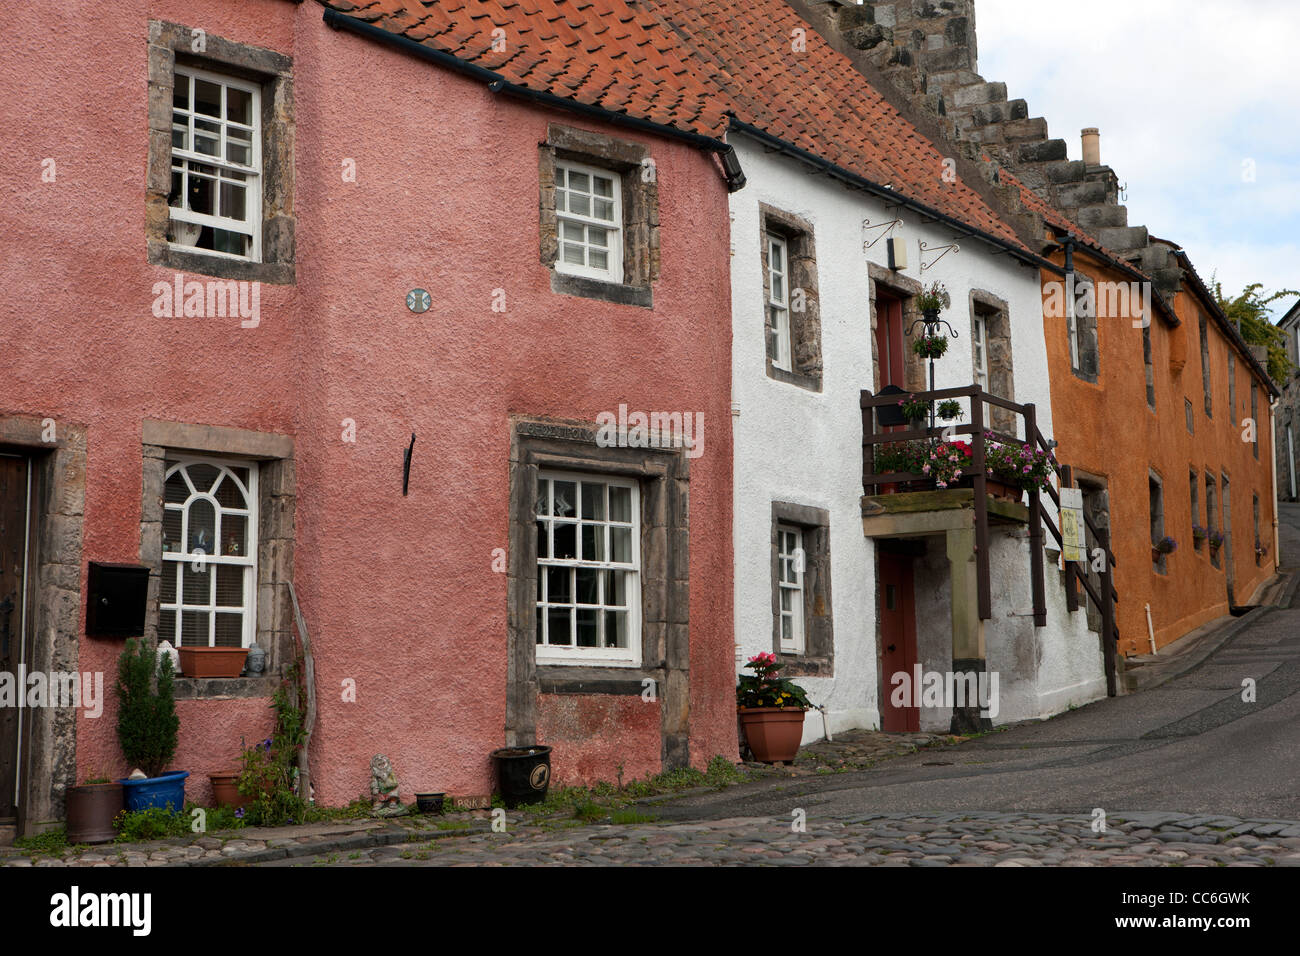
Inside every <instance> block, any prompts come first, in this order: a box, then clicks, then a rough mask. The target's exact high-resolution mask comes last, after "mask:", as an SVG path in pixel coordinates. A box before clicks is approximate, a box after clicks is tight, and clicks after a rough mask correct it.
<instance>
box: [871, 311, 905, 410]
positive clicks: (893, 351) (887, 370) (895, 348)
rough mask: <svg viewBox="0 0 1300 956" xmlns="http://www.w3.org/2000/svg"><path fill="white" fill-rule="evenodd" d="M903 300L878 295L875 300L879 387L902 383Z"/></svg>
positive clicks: (903, 356) (900, 385)
mask: <svg viewBox="0 0 1300 956" xmlns="http://www.w3.org/2000/svg"><path fill="white" fill-rule="evenodd" d="M904 347H905V342H904V341H903V300H902V299H898V298H895V297H894V296H889V295H883V294H878V296H877V298H876V360H877V361H878V362H879V363H880V387H881V388H884V387H885V386H887V385H896V386H898V387H899V388H907V384H906V382H905V381H904V375H905V373H904V365H903V360H904V358H905V353H904V351H903V349H904Z"/></svg>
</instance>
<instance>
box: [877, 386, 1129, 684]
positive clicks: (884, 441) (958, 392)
mask: <svg viewBox="0 0 1300 956" xmlns="http://www.w3.org/2000/svg"><path fill="white" fill-rule="evenodd" d="M904 394H906V395H908V396H909V397H910V398H911V399H912V400H914V401H920V402H927V403H934V402H937V401H942V400H944V399H952V398H969V399H970V400H971V401H970V424H968V425H940V424H938V423H935V425H934V426H933V427H931V426H927V425H926V424H924V423H921V424H920V427H907V428H906V429H905V430H894V431H879V430H877V429H878V428H880V427H882V426H878V425H877V424H876V411H875V410H876V409H879V408H885V407H888V406H891V405H897V404H898V403H899V401H900V398H901V397H902V396H903V395H904ZM858 404H859V407H860V409H861V411H862V485H863V491H864V492H867V493H868V494H869V493H871V492H872V491H875V490H876V489H878V488H879V486H881V485H892V484H901V483H904V482H911V481H922V480H925V478H926V477H928V476H926V475H923V474H920V473H918V472H876V471H874V470H873V469H874V468H875V448H876V446H878V445H892V444H899V443H903V442H913V441H923V440H927V439H935V438H946V439H952V438H963V439H969V440H970V447H971V462H970V477H971V479H972V480H971V484H972V485H973V486H974V490H975V514H974V518H975V539H976V549H975V560H976V565H977V567H978V573H977V580H978V590H977V599H978V604H979V616H980V619H981V620H989V618H990V617H991V616H992V607H991V605H992V594H991V585H990V580H989V567H988V562H989V520H988V503H987V501H986V500H985V497H986V495H987V492H988V487H987V479H988V476H987V458H986V449H987V444H988V442H989V441H994V442H997V443H999V444H1003V445H1022V446H1026V447H1029V448H1032V449H1035V450H1041V451H1043V452H1044V453H1046V454H1052V447H1053V446H1052V443H1050V442H1049V441H1048V440H1047V438H1046V436H1044V435H1043V433H1042V431H1041V430H1040V429H1039V427H1038V419H1037V412H1036V408H1035V406H1034V405H1033V404H1032V403H1029V404H1025V405H1020V404H1018V403H1016V402H1013V401H1010V400H1009V399H1005V398H1002V397H1001V396H998V395H990V394H989V393H988V392H986V391H985V390H984V389H983V388H981V387H980V386H979V385H976V384H972V385H962V386H958V387H956V388H944V389H934V390H931V391H928V392H927V391H921V392H911V393H895V394H891V395H873V394H872V393H871V392H869V391H868V390H866V389H863V390H862V391H861V393H860V395H859V398H858ZM986 404H987V405H989V406H994V407H997V408H1003V409H1006V410H1008V411H1010V412H1012V413H1014V414H1016V415H1019V416H1020V417H1021V418H1022V419H1023V420H1024V432H1025V437H1024V438H1023V439H1022V438H1020V437H1018V436H1017V435H1014V434H1007V433H1005V432H1000V431H996V430H994V429H992V428H991V427H989V425H988V424H987V423H986V422H985V421H984V410H985V405H986ZM1055 471H1056V475H1057V478H1058V480H1059V483H1060V485H1061V487H1071V486H1072V485H1073V477H1072V473H1071V470H1070V468H1069V467H1068V466H1064V465H1060V464H1057V465H1055ZM1044 493H1045V494H1046V497H1047V498H1049V499H1051V501H1052V503H1053V505H1055V507H1056V509H1057V510H1058V511H1059V510H1060V507H1061V496H1060V494H1059V493H1058V492H1057V489H1056V488H1055V487H1054V486H1053V484H1052V483H1050V482H1049V483H1048V484H1047V486H1046V487H1045V488H1044V489H1042V491H1040V492H1031V493H1030V503H1029V504H1030V527H1029V534H1030V538H1031V541H1032V545H1031V548H1030V550H1031V552H1032V554H1031V564H1030V573H1031V579H1032V590H1033V592H1034V624H1035V626H1038V627H1042V626H1045V625H1046V623H1047V611H1046V603H1045V600H1044V594H1043V590H1044V582H1043V580H1042V579H1043V566H1042V557H1043V556H1042V547H1043V541H1044V538H1043V528H1044V527H1045V528H1046V529H1047V531H1048V533H1049V534H1051V536H1052V538H1053V540H1054V541H1055V542H1056V544H1057V546H1058V547H1059V548H1061V550H1062V551H1064V548H1065V545H1064V540H1063V537H1062V535H1061V531H1060V528H1059V527H1058V526H1057V523H1056V522H1055V521H1054V520H1053V517H1052V515H1051V514H1050V513H1049V511H1048V509H1047V507H1046V503H1045V501H1044V500H1043V498H1044ZM1083 520H1084V523H1085V526H1086V527H1087V529H1088V531H1090V532H1091V533H1092V537H1093V539H1094V540H1095V541H1096V542H1097V543H1098V544H1099V545H1100V547H1101V548H1102V549H1103V551H1104V553H1105V554H1106V567H1105V570H1104V571H1103V572H1102V590H1101V593H1104V594H1108V596H1109V598H1110V600H1109V601H1105V602H1103V601H1102V600H1101V597H1100V595H1099V593H1098V589H1097V588H1095V587H1093V586H1092V584H1091V583H1090V582H1089V581H1088V579H1087V575H1086V574H1084V573H1083V570H1082V569H1081V568H1080V566H1079V564H1078V562H1074V561H1067V562H1065V570H1066V596H1067V601H1066V603H1067V607H1068V609H1069V610H1070V611H1075V610H1077V609H1078V607H1079V600H1078V592H1077V591H1076V590H1075V589H1074V580H1075V579H1076V578H1077V579H1078V581H1079V583H1080V584H1082V585H1083V590H1084V594H1085V595H1086V599H1085V600H1087V599H1090V600H1092V602H1093V604H1094V605H1095V606H1096V607H1097V609H1098V610H1099V611H1101V614H1102V619H1103V625H1104V627H1103V630H1106V631H1110V632H1111V637H1113V638H1114V639H1115V640H1118V638H1119V630H1118V628H1117V627H1116V626H1115V624H1114V606H1115V604H1117V603H1118V602H1119V592H1118V590H1117V589H1116V588H1115V586H1114V578H1113V573H1112V569H1114V568H1115V567H1117V562H1116V560H1115V555H1114V554H1113V553H1112V552H1111V550H1110V536H1109V534H1108V533H1106V532H1105V531H1103V530H1102V529H1099V528H1098V527H1097V526H1096V525H1095V524H1094V523H1093V521H1092V519H1091V518H1089V517H1088V515H1087V513H1085V514H1084V515H1083ZM1104 643H1105V644H1106V645H1107V646H1106V651H1107V654H1106V658H1107V685H1108V686H1107V689H1108V691H1110V693H1111V694H1112V695H1113V694H1114V692H1115V691H1114V673H1113V668H1112V666H1111V661H1112V660H1113V649H1114V646H1113V645H1112V644H1110V643H1109V641H1107V642H1104Z"/></svg>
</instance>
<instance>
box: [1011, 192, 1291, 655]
mask: <svg viewBox="0 0 1300 956" xmlns="http://www.w3.org/2000/svg"><path fill="white" fill-rule="evenodd" d="M1004 175H1006V174H1005V173H1004ZM1008 178H1010V177H1008ZM1021 193H1022V197H1023V200H1024V202H1025V204H1026V205H1027V206H1029V207H1031V208H1032V209H1034V210H1035V211H1037V212H1039V213H1040V214H1042V215H1043V217H1044V221H1045V223H1046V227H1047V235H1048V238H1049V239H1050V240H1053V241H1054V242H1055V246H1054V247H1053V250H1052V251H1051V252H1050V253H1048V254H1046V257H1047V258H1049V259H1050V260H1051V261H1053V262H1055V263H1056V264H1058V265H1061V266H1063V267H1066V268H1067V271H1068V269H1069V266H1070V265H1073V267H1074V273H1075V304H1076V309H1075V315H1074V316H1073V318H1071V316H1070V314H1069V311H1068V310H1065V309H1062V304H1063V303H1064V302H1065V301H1067V299H1068V294H1063V293H1065V289H1063V288H1062V286H1065V285H1066V283H1068V281H1069V278H1068V275H1067V280H1066V283H1062V280H1061V279H1060V277H1059V276H1057V275H1054V274H1053V273H1051V272H1048V271H1046V270H1044V271H1043V272H1042V282H1043V298H1044V308H1043V314H1044V320H1043V321H1044V337H1045V339H1046V345H1047V358H1048V367H1049V369H1050V374H1051V381H1052V412H1053V421H1054V422H1055V437H1056V439H1057V441H1058V442H1059V446H1058V448H1057V449H1056V455H1057V458H1058V460H1059V461H1061V462H1062V463H1063V464H1068V465H1069V466H1071V469H1072V471H1073V483H1074V485H1075V486H1076V487H1079V488H1081V489H1083V502H1084V511H1085V514H1087V515H1088V516H1089V517H1090V519H1091V520H1092V521H1093V523H1094V524H1096V525H1097V527H1098V529H1099V530H1101V529H1104V528H1106V526H1107V525H1108V526H1109V536H1110V546H1111V550H1112V553H1113V554H1114V557H1115V566H1114V569H1113V570H1114V582H1115V583H1114V587H1115V591H1116V592H1117V594H1118V602H1117V605H1116V623H1117V625H1118V632H1119V640H1118V645H1117V649H1118V651H1119V653H1120V654H1122V655H1124V656H1132V655H1136V654H1148V653H1151V651H1152V649H1153V642H1154V647H1155V648H1157V649H1158V648H1160V647H1162V646H1164V645H1166V644H1169V643H1170V642H1172V641H1175V640H1177V639H1178V638H1180V637H1182V636H1184V635H1185V634H1187V633H1188V632H1190V631H1192V630H1194V629H1196V628H1197V627H1199V626H1201V625H1202V624H1205V623H1207V622H1209V621H1212V620H1214V619H1216V618H1219V617H1222V616H1224V615H1226V614H1228V613H1229V612H1230V609H1231V608H1233V607H1236V606H1241V605H1248V604H1250V603H1252V602H1253V601H1254V600H1255V599H1257V597H1258V594H1259V592H1260V591H1261V590H1262V589H1263V588H1264V586H1265V585H1266V584H1267V583H1268V582H1269V581H1270V580H1271V579H1272V578H1273V577H1274V575H1275V573H1276V556H1277V546H1276V532H1275V526H1276V509H1275V506H1274V502H1275V500H1276V495H1275V487H1274V474H1273V471H1274V469H1273V459H1274V449H1273V427H1272V418H1271V411H1270V406H1271V404H1272V402H1273V400H1274V398H1275V397H1276V396H1277V394H1278V390H1277V387H1276V386H1275V385H1274V384H1273V382H1272V381H1271V379H1269V377H1268V375H1267V373H1266V371H1265V369H1264V367H1263V365H1262V364H1261V361H1260V358H1259V357H1258V356H1257V355H1255V354H1253V353H1252V351H1251V347H1250V346H1249V345H1247V344H1246V343H1245V341H1244V340H1243V339H1242V338H1241V336H1240V334H1239V333H1238V332H1237V330H1236V328H1235V327H1234V326H1233V325H1232V323H1231V322H1230V321H1229V320H1228V319H1227V318H1226V317H1225V316H1224V315H1223V313H1222V312H1221V311H1220V310H1219V308H1218V306H1217V304H1216V303H1215V300H1214V298H1213V296H1212V294H1211V293H1210V292H1209V290H1208V289H1207V288H1206V286H1205V284H1204V282H1203V281H1202V280H1201V279H1200V277H1199V276H1198V275H1197V274H1196V272H1195V270H1194V269H1193V268H1192V265H1191V263H1190V261H1189V260H1188V258H1187V255H1186V253H1184V252H1183V251H1182V250H1181V249H1180V248H1178V247H1177V246H1176V245H1174V244H1172V243H1169V242H1165V241H1163V240H1152V245H1153V246H1157V247H1163V250H1167V253H1165V255H1164V261H1165V265H1166V268H1162V269H1159V270H1156V271H1157V273H1158V274H1157V277H1156V279H1155V280H1153V279H1152V277H1151V276H1150V275H1148V274H1146V273H1144V272H1142V271H1140V270H1139V269H1137V268H1136V267H1135V266H1133V265H1131V264H1130V263H1128V262H1127V261H1125V259H1123V258H1121V257H1120V256H1119V254H1117V253H1115V252H1113V251H1111V250H1109V249H1107V248H1105V247H1104V246H1102V245H1101V244H1100V243H1098V242H1097V241H1096V240H1095V239H1093V238H1092V237H1090V236H1088V235H1087V234H1086V233H1085V232H1083V231H1082V230H1080V229H1079V227H1078V226H1077V225H1075V224H1074V223H1073V222H1071V221H1069V220H1068V219H1065V218H1064V217H1063V216H1062V215H1061V214H1060V213H1059V212H1057V211H1056V210H1054V209H1052V208H1051V207H1050V206H1048V205H1047V204H1046V203H1044V202H1043V201H1042V200H1041V199H1039V198H1038V197H1037V196H1036V195H1035V194H1033V193H1032V192H1030V191H1029V190H1028V189H1026V188H1023V187H1022V189H1021ZM1089 282H1091V283H1093V290H1094V291H1093V292H1091V293H1088V292H1086V291H1084V288H1085V286H1087V285H1088V284H1089ZM1090 299H1091V302H1092V304H1093V306H1094V307H1093V308H1092V309H1091V312H1092V313H1093V315H1088V314H1087V313H1088V312H1089V308H1088V303H1089V300H1090ZM1094 316H1095V317H1094ZM1194 527H1195V528H1197V529H1204V533H1203V536H1200V534H1201V533H1200V532H1199V531H1194ZM1103 533H1105V532H1104V531H1103ZM1217 534H1222V535H1223V542H1222V545H1221V546H1219V547H1215V543H1216V540H1217V539H1216V538H1215V536H1216V535H1217ZM1165 537H1170V538H1173V539H1174V540H1175V541H1176V542H1177V547H1176V548H1175V549H1174V550H1173V551H1172V552H1171V553H1168V554H1161V553H1158V552H1157V551H1156V550H1155V549H1154V547H1153V545H1154V544H1155V543H1156V542H1158V541H1160V540H1161V539H1163V538H1165ZM1088 539H1089V540H1088V545H1089V550H1090V552H1091V549H1092V548H1093V547H1094V546H1095V542H1094V540H1093V539H1094V535H1093V534H1092V532H1091V531H1089V533H1088ZM1257 543H1258V548H1257ZM1089 577H1090V579H1091V582H1092V584H1093V586H1094V588H1095V589H1096V590H1098V592H1099V593H1100V587H1099V580H1098V575H1097V573H1096V569H1090V570H1089ZM1085 605H1086V606H1087V607H1088V610H1089V614H1090V615H1094V614H1096V609H1095V608H1094V607H1093V606H1092V603H1091V601H1089V600H1087V599H1086V598H1084V597H1082V596H1081V606H1085ZM1148 610H1149V615H1150V616H1149V618H1148Z"/></svg>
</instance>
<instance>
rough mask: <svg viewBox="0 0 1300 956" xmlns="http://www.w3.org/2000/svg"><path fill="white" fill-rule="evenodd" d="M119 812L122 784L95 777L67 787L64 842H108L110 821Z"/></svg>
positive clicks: (111, 825) (110, 838) (109, 838)
mask: <svg viewBox="0 0 1300 956" xmlns="http://www.w3.org/2000/svg"><path fill="white" fill-rule="evenodd" d="M121 812H122V785H121V784H120V783H113V782H112V781H111V780H109V779H108V777H106V776H102V775H101V776H95V777H91V778H90V779H88V780H87V781H86V782H85V783H83V784H82V785H81V786H80V787H69V788H68V843H69V844H77V843H109V842H111V841H112V840H113V838H114V837H115V836H116V835H117V833H116V831H115V830H114V829H113V821H114V820H115V819H117V815H118V814H119V813H121Z"/></svg>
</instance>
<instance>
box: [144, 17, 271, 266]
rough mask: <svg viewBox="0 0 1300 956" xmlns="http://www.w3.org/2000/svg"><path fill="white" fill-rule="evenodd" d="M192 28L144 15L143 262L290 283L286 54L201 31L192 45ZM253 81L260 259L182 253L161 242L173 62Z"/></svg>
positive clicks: (164, 226) (164, 228)
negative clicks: (197, 46)
mask: <svg viewBox="0 0 1300 956" xmlns="http://www.w3.org/2000/svg"><path fill="white" fill-rule="evenodd" d="M192 37H193V35H192V32H191V28H189V27H186V26H183V25H181V24H177V23H170V22H167V21H161V20H150V21H149V48H148V64H149V65H148V69H149V161H148V173H147V179H146V185H145V237H146V241H147V244H148V257H149V262H151V263H153V264H155V265H161V266H165V267H167V268H169V269H175V270H177V271H180V272H193V273H198V274H200V275H210V276H217V277H219V278H223V279H239V280H247V281H254V282H267V283H273V284H277V285H292V284H293V283H294V281H295V251H294V243H295V240H294V234H295V218H294V210H293V197H294V164H293V156H294V150H293V143H294V119H293V116H294V94H293V73H292V70H293V59H292V58H291V57H287V56H285V55H283V54H281V53H276V52H274V51H273V50H265V49H262V48H261V47H255V46H250V45H248V44H245V43H234V42H232V41H230V40H225V39H223V38H221V37H218V36H213V35H212V34H206V35H205V36H204V46H205V49H204V50H203V52H202V53H195V52H193V51H192ZM178 60H179V61H180V62H182V63H184V64H188V65H190V66H196V67H201V68H204V69H208V70H212V71H214V72H220V73H228V74H230V75H232V76H236V77H239V78H242V79H245V80H252V81H254V82H257V83H260V84H261V87H262V112H261V129H262V174H261V177H260V178H261V186H262V261H261V262H250V261H248V260H244V259H237V258H232V257H227V256H221V255H213V254H210V253H208V252H206V251H205V250H196V251H194V252H185V251H182V250H180V249H175V248H172V247H171V246H170V245H169V244H168V242H167V227H168V223H169V221H170V214H169V212H168V205H167V196H168V193H169V192H170V191H171V128H172V89H173V85H174V82H175V68H176V63H177V61H178Z"/></svg>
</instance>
